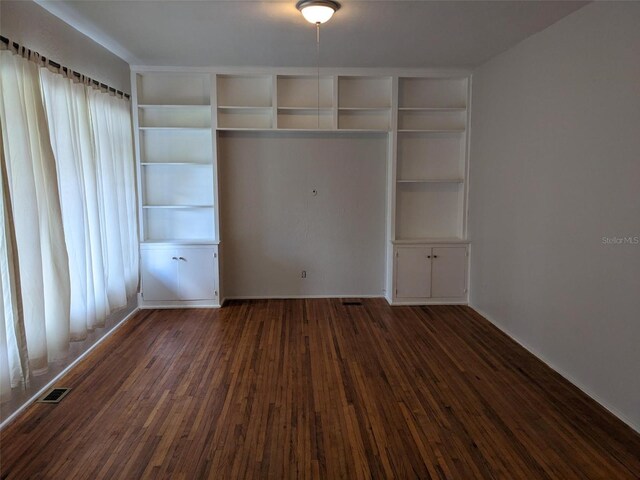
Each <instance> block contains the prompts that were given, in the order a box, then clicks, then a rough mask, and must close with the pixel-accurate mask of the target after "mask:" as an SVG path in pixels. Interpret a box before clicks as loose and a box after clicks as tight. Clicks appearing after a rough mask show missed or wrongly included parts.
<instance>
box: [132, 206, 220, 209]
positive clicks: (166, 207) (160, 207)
mask: <svg viewBox="0 0 640 480" xmlns="http://www.w3.org/2000/svg"><path fill="white" fill-rule="evenodd" d="M142 208H158V209H176V208H180V209H183V208H213V205H143V206H142Z"/></svg>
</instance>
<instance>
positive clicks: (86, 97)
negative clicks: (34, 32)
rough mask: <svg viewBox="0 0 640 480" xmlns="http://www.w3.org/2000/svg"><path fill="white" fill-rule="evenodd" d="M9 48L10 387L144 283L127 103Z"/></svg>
mask: <svg viewBox="0 0 640 480" xmlns="http://www.w3.org/2000/svg"><path fill="white" fill-rule="evenodd" d="M25 52H26V53H25ZM0 55H1V57H0V126H1V127H2V143H0V150H1V151H2V154H3V155H2V158H0V160H1V162H0V167H2V168H0V173H2V177H1V178H0V181H1V182H0V187H1V188H0V195H1V196H2V205H0V363H1V365H0V388H1V389H2V393H3V395H4V394H5V393H6V391H7V389H8V388H10V387H16V386H17V385H19V384H20V383H26V382H28V379H29V375H30V374H38V373H42V372H44V371H46V369H47V366H48V363H49V362H51V361H55V360H58V359H61V358H63V357H64V356H65V355H66V353H67V351H68V346H69V342H70V341H73V340H82V339H84V338H85V337H86V335H87V331H89V330H91V329H93V328H94V327H96V326H103V325H104V321H105V318H106V317H107V316H108V315H109V313H110V312H112V311H114V310H116V309H118V308H120V307H123V306H125V305H126V304H127V303H128V300H129V299H130V298H131V297H132V296H134V295H135V294H136V292H137V287H138V255H137V249H138V237H137V219H136V201H135V174H134V161H133V140H132V128H131V113H130V105H129V102H128V101H125V100H123V99H120V98H116V97H114V96H112V95H109V94H108V93H104V92H102V91H99V90H95V89H94V88H92V87H90V86H89V85H85V84H83V83H78V82H77V80H76V79H70V78H67V77H66V76H63V75H61V74H59V73H54V72H51V71H49V70H47V69H46V68H44V67H43V66H42V65H41V64H42V62H41V60H40V58H39V56H38V55H37V54H35V53H32V52H29V51H20V54H18V52H17V51H12V50H0ZM83 81H84V79H83ZM87 83H88V82H87ZM63 225H64V228H63Z"/></svg>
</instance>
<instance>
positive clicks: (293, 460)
mask: <svg viewBox="0 0 640 480" xmlns="http://www.w3.org/2000/svg"><path fill="white" fill-rule="evenodd" d="M362 303H363V305H361V306H358V305H343V304H342V302H341V301H340V300H337V299H330V300H329V299H323V300H269V301H266V300H265V301H247V302H231V303H230V304H228V305H227V306H225V307H224V308H223V309H220V310H163V311H162V310H153V311H142V312H140V313H139V314H137V315H136V316H135V317H134V318H132V319H131V320H129V322H127V324H125V325H124V326H123V327H121V328H120V329H119V330H118V331H117V332H116V333H114V335H113V336H112V337H111V338H110V339H108V340H107V341H106V342H104V343H103V344H102V345H101V346H99V347H98V348H97V350H96V351H94V352H93V353H92V354H91V355H90V356H89V357H88V358H87V359H86V360H84V361H83V362H82V363H81V364H80V365H79V366H78V367H77V368H75V369H74V370H73V371H72V372H71V373H70V374H68V375H67V376H66V378H65V379H64V380H63V381H61V382H59V385H60V386H69V387H72V388H73V390H72V392H71V393H70V394H69V395H68V396H67V397H66V398H65V399H64V400H63V401H62V403H60V404H59V405H45V404H35V405H33V406H32V407H30V408H29V409H28V410H27V411H26V413H24V414H23V415H22V416H21V417H20V418H19V419H17V420H16V421H15V422H13V423H12V424H11V425H9V426H8V427H7V428H6V429H5V430H4V431H3V432H1V434H0V441H1V444H0V451H1V462H2V466H1V472H2V478H3V479H4V478H15V479H31V478H60V479H62V478H64V479H97V478H122V479H136V478H171V479H199V478H213V479H227V478H230V479H235V478H250V479H258V478H273V479H284V478H300V479H302V478H324V479H339V478H347V479H356V478H399V479H411V478H421V479H427V478H449V479H473V478H505V479H519V478H523V479H535V478H557V479H563V480H565V479H572V478H579V479H587V478H594V479H595V478H598V479H627V478H630V479H631V478H635V479H637V478H640V436H639V435H637V434H635V433H634V432H633V431H632V430H631V429H630V428H628V427H626V426H625V425H624V424H622V423H621V422H620V421H618V420H617V419H615V418H614V417H613V416H611V415H610V414H609V413H607V412H606V411H605V410H604V409H603V408H601V407H599V406H598V405H597V404H596V403H594V402H593V401H592V400H590V399H589V398H588V397H586V396H585V395H584V394H582V393H581V392H580V391H579V390H577V389H576V388H575V387H573V386H572V385H571V384H569V383H568V382H567V381H565V380H564V379H562V378H561V377H560V376H559V375H557V374H556V373H554V372H553V371H552V370H550V369H549V368H548V367H546V366H545V365H544V364H542V363H541V362H539V361H538V360H536V359H535V358H534V357H533V356H531V355H530V354H529V353H527V352H526V351H525V350H523V349H522V348H521V347H520V346H518V345H517V344H515V343H514V342H513V341H511V340H510V339H509V338H508V337H506V336H505V335H504V334H502V333H501V332H500V331H498V330H497V329H496V328H494V327H493V326H492V325H491V324H490V323H488V322H487V321H486V320H485V319H483V318H482V317H481V316H480V315H478V314H477V313H475V312H474V311H473V310H471V309H470V308H467V307H457V306H434V307H394V308H391V307H389V306H387V304H386V302H385V301H384V300H380V299H373V300H370V299H367V300H363V301H362Z"/></svg>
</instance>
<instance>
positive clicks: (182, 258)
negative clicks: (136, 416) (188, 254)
mask: <svg viewBox="0 0 640 480" xmlns="http://www.w3.org/2000/svg"><path fill="white" fill-rule="evenodd" d="M178 260H182V261H183V262H186V261H187V259H186V258H184V257H178Z"/></svg>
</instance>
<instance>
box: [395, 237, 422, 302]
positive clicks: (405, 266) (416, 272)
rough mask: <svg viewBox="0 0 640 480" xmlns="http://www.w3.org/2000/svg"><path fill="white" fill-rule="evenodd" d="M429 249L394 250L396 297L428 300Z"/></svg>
mask: <svg viewBox="0 0 640 480" xmlns="http://www.w3.org/2000/svg"><path fill="white" fill-rule="evenodd" d="M430 252H431V248H427V247H397V248H396V297H397V298H428V297H430V293H431V259H430V258H428V257H429V256H430Z"/></svg>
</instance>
